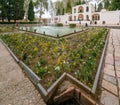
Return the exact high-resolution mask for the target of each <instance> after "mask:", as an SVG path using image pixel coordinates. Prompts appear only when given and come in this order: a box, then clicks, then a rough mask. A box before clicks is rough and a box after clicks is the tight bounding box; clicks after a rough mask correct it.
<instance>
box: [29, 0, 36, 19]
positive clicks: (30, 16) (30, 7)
mask: <svg viewBox="0 0 120 105" xmlns="http://www.w3.org/2000/svg"><path fill="white" fill-rule="evenodd" d="M34 18H35V16H34V6H33V2H32V0H31V1H30V3H29V9H28V20H30V21H33V20H34Z"/></svg>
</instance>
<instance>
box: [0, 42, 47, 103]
mask: <svg viewBox="0 0 120 105" xmlns="http://www.w3.org/2000/svg"><path fill="white" fill-rule="evenodd" d="M0 105H45V103H44V102H43V99H42V98H41V95H40V94H39V92H38V91H37V90H36V88H35V87H34V85H33V84H32V83H31V81H30V80H29V79H28V78H27V77H26V75H25V74H24V73H23V72H22V70H21V68H20V67H19V65H18V64H17V63H16V62H15V61H14V59H13V58H12V57H11V55H10V54H9V52H8V51H7V50H6V48H5V47H4V46H3V45H2V43H1V42H0Z"/></svg>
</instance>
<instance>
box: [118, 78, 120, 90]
mask: <svg viewBox="0 0 120 105" xmlns="http://www.w3.org/2000/svg"><path fill="white" fill-rule="evenodd" d="M118 88H119V89H120V78H118Z"/></svg>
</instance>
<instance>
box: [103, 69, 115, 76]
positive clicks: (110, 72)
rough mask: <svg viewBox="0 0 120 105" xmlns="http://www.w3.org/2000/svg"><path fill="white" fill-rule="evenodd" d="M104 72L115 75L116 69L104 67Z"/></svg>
mask: <svg viewBox="0 0 120 105" xmlns="http://www.w3.org/2000/svg"><path fill="white" fill-rule="evenodd" d="M104 73H106V74H108V75H111V76H113V77H115V71H113V70H110V69H108V68H104Z"/></svg>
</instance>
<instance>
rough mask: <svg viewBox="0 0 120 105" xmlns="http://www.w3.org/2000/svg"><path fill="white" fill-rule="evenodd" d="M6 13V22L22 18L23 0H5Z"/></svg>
mask: <svg viewBox="0 0 120 105" xmlns="http://www.w3.org/2000/svg"><path fill="white" fill-rule="evenodd" d="M6 1H7V2H6V13H7V16H6V17H7V19H8V22H10V20H14V22H16V20H22V19H23V18H24V0H6Z"/></svg>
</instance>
